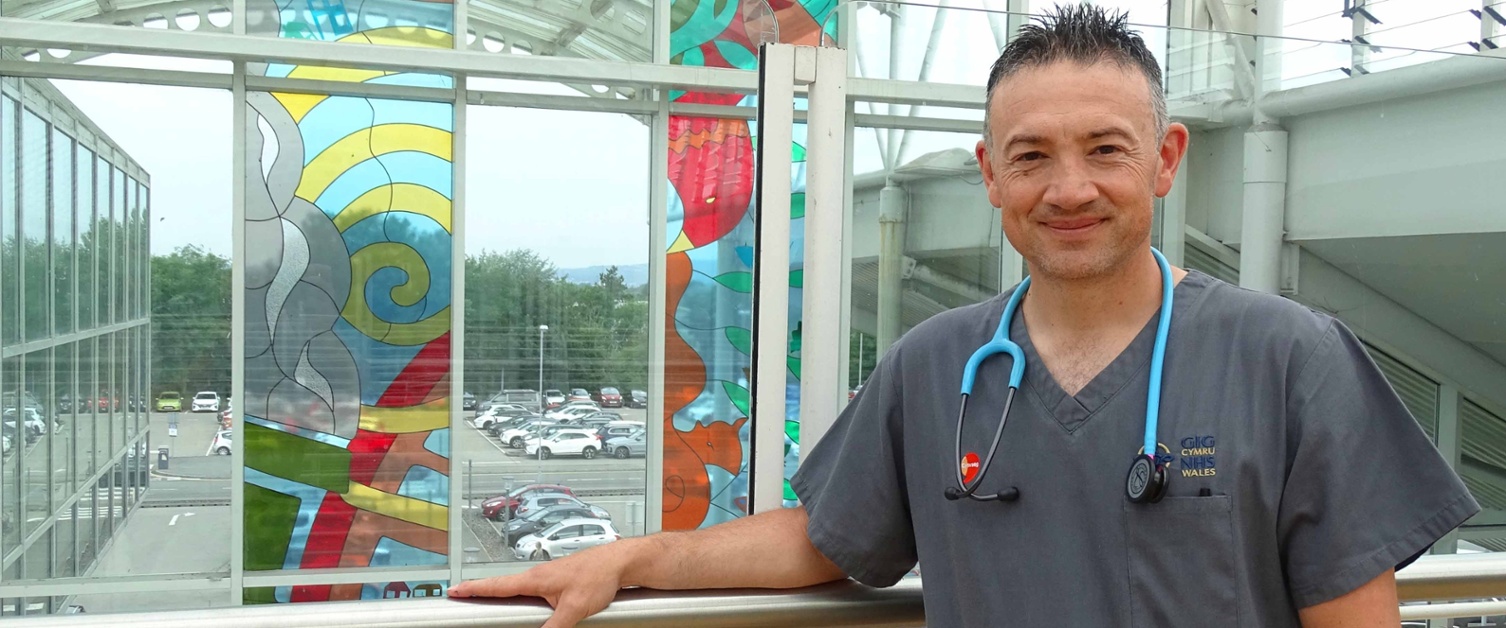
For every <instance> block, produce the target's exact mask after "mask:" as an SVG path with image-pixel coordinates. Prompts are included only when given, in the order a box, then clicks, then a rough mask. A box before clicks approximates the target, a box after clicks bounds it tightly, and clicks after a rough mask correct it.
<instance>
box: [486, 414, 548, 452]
mask: <svg viewBox="0 0 1506 628" xmlns="http://www.w3.org/2000/svg"><path fill="white" fill-rule="evenodd" d="M551 425H557V423H555V422H554V421H551V420H549V419H545V418H538V419H529V420H527V421H524V422H523V423H521V424H519V425H518V426H516V427H513V428H512V429H509V430H506V431H504V432H502V433H501V434H498V435H497V440H499V441H502V442H504V443H507V446H508V447H512V448H513V449H522V448H523V445H524V444H526V443H527V441H528V439H529V438H532V437H533V436H534V433H535V432H537V431H538V430H540V429H542V428H544V427H548V426H551Z"/></svg>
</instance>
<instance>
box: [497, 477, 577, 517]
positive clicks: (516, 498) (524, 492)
mask: <svg viewBox="0 0 1506 628" xmlns="http://www.w3.org/2000/svg"><path fill="white" fill-rule="evenodd" d="M539 491H543V492H547V493H564V494H566V495H569V496H571V497H574V496H575V492H574V491H572V490H570V487H568V486H561V485H559V484H527V485H524V486H519V487H518V488H515V489H513V490H512V491H511V492H509V493H504V494H501V495H498V496H496V497H493V498H491V499H488V500H486V501H484V502H481V516H483V517H486V518H487V519H491V520H492V521H497V520H500V519H501V518H502V516H503V513H504V512H505V513H506V515H507V517H508V518H512V516H513V513H514V511H515V510H517V508H518V504H521V503H523V498H525V497H528V494H529V493H535V492H539Z"/></svg>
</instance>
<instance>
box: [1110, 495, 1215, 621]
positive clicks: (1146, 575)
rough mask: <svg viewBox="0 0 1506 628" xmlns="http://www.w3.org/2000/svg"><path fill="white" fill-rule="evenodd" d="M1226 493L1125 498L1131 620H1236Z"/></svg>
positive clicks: (1125, 530)
mask: <svg viewBox="0 0 1506 628" xmlns="http://www.w3.org/2000/svg"><path fill="white" fill-rule="evenodd" d="M1232 510H1233V508H1232V505H1231V501H1230V500H1229V496H1228V495H1212V496H1206V497H1167V498H1165V499H1163V500H1161V502H1160V503H1155V504H1133V503H1129V502H1125V503H1124V533H1125V547H1126V548H1127V551H1128V553H1129V556H1128V558H1129V580H1130V582H1129V590H1130V608H1131V615H1132V617H1131V622H1130V625H1131V626H1134V627H1135V628H1177V627H1181V626H1189V627H1194V626H1195V627H1202V626H1230V627H1234V626H1239V625H1240V622H1239V612H1238V611H1239V608H1238V601H1237V599H1236V592H1235V581H1236V578H1235V573H1234V571H1235V569H1234V543H1233V538H1234V530H1233V521H1232V517H1233V513H1232Z"/></svg>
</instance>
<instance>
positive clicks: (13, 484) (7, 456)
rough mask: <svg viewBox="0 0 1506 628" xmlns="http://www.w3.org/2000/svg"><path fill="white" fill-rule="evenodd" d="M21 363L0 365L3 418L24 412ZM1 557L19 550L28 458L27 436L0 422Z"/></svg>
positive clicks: (11, 424)
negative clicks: (24, 467)
mask: <svg viewBox="0 0 1506 628" xmlns="http://www.w3.org/2000/svg"><path fill="white" fill-rule="evenodd" d="M21 377H22V371H21V359H20V358H9V359H7V360H5V361H4V363H3V364H0V415H5V414H11V415H19V414H20V412H21V405H22V404H21ZM0 447H4V454H3V456H0V482H4V485H3V487H0V557H5V556H9V555H10V553H11V552H12V551H14V550H15V549H16V548H17V547H20V541H21V537H22V524H23V522H25V520H26V513H25V511H24V510H23V509H22V506H21V496H22V494H24V493H25V490H24V489H25V486H24V485H23V484H22V482H23V480H24V477H25V476H24V475H23V474H22V473H21V461H22V460H23V459H25V458H26V456H25V454H23V453H22V452H23V451H25V450H26V435H25V433H24V432H22V429H21V423H20V422H18V421H4V422H0ZM4 567H5V570H6V571H5V573H6V574H11V573H12V572H11V571H10V569H11V564H10V563H7V564H5V565H4Z"/></svg>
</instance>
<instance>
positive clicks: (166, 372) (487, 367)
mask: <svg viewBox="0 0 1506 628" xmlns="http://www.w3.org/2000/svg"><path fill="white" fill-rule="evenodd" d="M230 297H231V294H230V261H229V260H228V259H226V258H223V257H220V256H218V255H215V254H213V253H208V252H205V251H202V250H200V249H197V248H192V247H185V248H181V249H178V250H177V251H174V252H173V254H172V255H165V256H157V257H155V258H153V260H152V342H153V346H152V362H153V364H152V368H153V382H154V385H153V387H154V389H155V390H153V391H152V394H153V395H155V394H156V393H157V392H160V391H163V390H177V391H180V392H183V393H184V394H185V395H192V394H193V392H194V391H196V390H224V389H225V388H226V387H228V386H229V383H230V307H231V298H230ZM461 305H462V306H463V307H464V308H465V321H466V329H465V337H464V350H465V379H466V386H465V388H466V389H467V390H469V391H471V392H473V393H475V394H476V396H477V397H478V398H479V399H480V400H483V401H484V400H486V399H487V398H489V397H490V396H491V395H492V394H494V393H495V392H497V391H498V390H499V389H500V388H501V386H502V385H503V384H504V379H503V378H504V375H505V385H506V387H507V388H537V387H538V384H539V326H540V325H548V326H549V331H548V332H545V333H544V360H543V367H544V373H543V375H544V387H545V388H559V389H562V390H568V389H569V388H585V389H587V390H590V391H592V392H595V391H596V390H597V389H599V388H601V387H604V386H614V387H617V388H619V389H622V391H623V394H624V395H625V394H627V391H628V390H631V389H634V388H638V389H644V388H647V385H648V294H647V287H629V286H628V285H627V284H626V282H625V281H624V280H623V277H622V275H621V273H619V272H618V271H617V268H616V267H611V268H608V269H607V271H606V272H604V273H601V275H600V276H599V277H598V278H597V282H596V283H594V284H589V285H581V284H574V283H571V282H569V281H566V280H565V279H563V278H561V277H560V276H559V272H558V269H556V268H555V266H554V264H552V263H550V262H549V261H548V260H546V259H543V258H542V257H540V256H539V255H538V254H537V253H534V252H533V251H526V250H516V251H508V252H506V253H491V252H487V253H483V254H481V255H475V256H470V257H468V258H467V259H466V262H465V299H464V300H463V301H462V302H461Z"/></svg>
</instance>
